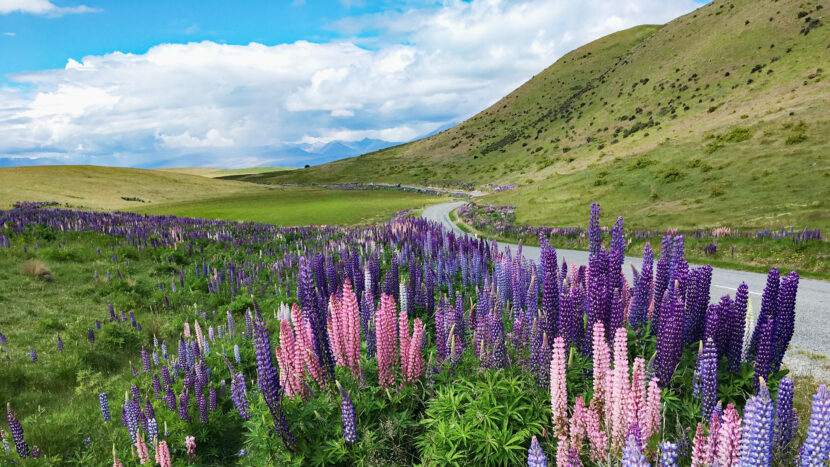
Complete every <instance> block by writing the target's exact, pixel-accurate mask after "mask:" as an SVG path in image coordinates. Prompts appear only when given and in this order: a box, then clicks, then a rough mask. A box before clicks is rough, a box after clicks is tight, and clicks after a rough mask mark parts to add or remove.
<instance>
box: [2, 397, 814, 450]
mask: <svg viewBox="0 0 830 467" xmlns="http://www.w3.org/2000/svg"><path fill="white" fill-rule="evenodd" d="M15 443H17V441H16V438H15ZM18 452H19V449H18ZM828 458H830V392H828V391H827V386H826V385H824V384H822V385H820V386H819V387H818V391H816V394H815V395H814V396H813V408H812V414H811V415H810V426H809V428H807V439H806V440H805V441H804V446H803V447H802V448H801V465H802V466H822V465H825V464H826V463H827V459H828Z"/></svg>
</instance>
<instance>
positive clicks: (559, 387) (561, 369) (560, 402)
mask: <svg viewBox="0 0 830 467" xmlns="http://www.w3.org/2000/svg"><path fill="white" fill-rule="evenodd" d="M550 409H551V412H552V413H553V426H554V428H555V429H556V435H557V436H566V435H567V433H568V393H567V384H566V380H565V341H564V339H562V337H561V336H560V337H557V338H555V339H554V340H553V355H552V356H551V359H550ZM557 458H558V456H557Z"/></svg>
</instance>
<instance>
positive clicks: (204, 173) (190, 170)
mask: <svg viewBox="0 0 830 467" xmlns="http://www.w3.org/2000/svg"><path fill="white" fill-rule="evenodd" d="M293 169H294V168H293V167H269V166H265V167H247V168H243V169H219V168H215V167H161V168H157V169H153V170H158V171H160V172H174V173H181V174H188V175H199V176H201V177H208V178H219V177H228V176H231V175H251V174H259V173H268V172H281V171H283V170H293Z"/></svg>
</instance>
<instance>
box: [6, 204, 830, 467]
mask: <svg viewBox="0 0 830 467" xmlns="http://www.w3.org/2000/svg"><path fill="white" fill-rule="evenodd" d="M586 208H587V207H586ZM586 214H587V209H586ZM600 221H601V217H600V208H599V205H597V204H594V205H592V206H591V210H590V220H589V226H588V229H587V237H588V241H589V245H588V246H589V250H590V252H591V255H590V262H589V264H587V265H576V264H567V263H564V262H560V260H559V258H558V257H557V253H556V250H555V248H554V247H553V246H551V244H550V242H549V240H548V238H546V237H545V236H544V235H543V236H542V238H540V239H539V242H540V244H541V246H542V249H543V252H542V255H541V260H540V261H539V262H538V263H537V262H534V261H528V260H526V259H525V258H523V257H522V256H521V249H519V250H518V251H516V252H514V253H511V252H509V251H506V252H505V251H499V250H498V248H497V246H496V244H495V243H494V242H491V241H488V240H483V239H476V238H473V237H469V236H464V237H459V236H455V235H454V234H452V233H449V232H447V231H445V230H444V229H443V228H442V227H441V226H440V225H438V224H434V223H431V222H428V221H426V220H423V219H416V218H412V217H405V216H401V217H396V218H394V219H392V220H391V221H388V222H383V223H378V224H374V225H362V226H356V227H276V226H273V225H268V224H257V223H249V222H229V221H218V220H201V219H191V218H182V217H172V216H146V215H140V214H133V213H101V212H80V211H69V210H61V209H52V206H39V205H36V204H22V205H21V206H20V207H18V208H15V209H11V210H8V211H0V309H2V312H0V400H2V401H3V402H6V416H7V422H8V425H7V426H6V425H5V424H3V425H0V426H2V431H3V432H2V441H0V444H2V446H0V462H2V463H3V464H4V465H5V464H9V465H11V464H14V465H61V464H69V465H109V464H112V465H115V466H119V465H156V464H158V465H162V466H170V465H234V464H239V465H252V466H254V465H255V466H261V465H525V464H528V465H532V466H540V465H554V464H555V465H561V466H574V465H602V466H606V465H624V466H644V465H664V466H671V465H683V466H687V465H694V466H714V465H718V466H733V465H741V466H744V465H747V466H748V465H753V466H754V465H800V466H820V465H826V463H827V462H828V455H830V393H828V391H827V388H826V386H825V385H824V384H821V385H819V387H818V389H817V391H816V393H815V395H814V397H813V402H812V407H811V410H809V411H801V412H798V413H797V412H796V411H795V410H794V408H793V405H794V403H793V401H794V396H795V395H797V394H798V391H799V388H796V387H794V384H793V381H792V379H791V378H790V377H788V372H787V369H786V368H784V367H783V366H782V360H783V357H784V354H785V352H786V351H787V347H788V344H789V341H790V339H791V337H792V335H793V328H794V320H795V304H796V300H797V296H798V282H799V276H798V274H797V273H795V272H790V273H788V274H781V273H779V271H778V269H774V268H773V269H771V270H769V275H768V281H767V285H766V288H765V289H764V290H763V291H758V292H762V293H763V294H762V299H761V300H762V303H761V310H760V313H759V314H758V316H752V314H751V312H749V311H748V310H751V309H752V308H751V307H749V306H748V302H749V290H748V288H747V286H746V285H745V284H735V288H736V289H737V291H736V293H735V294H734V295H732V296H728V295H727V296H722V297H717V296H712V295H711V292H710V281H711V272H712V269H711V267H710V266H700V267H691V266H690V265H689V264H688V262H687V261H686V258H685V248H686V247H685V239H684V237H683V236H682V235H665V236H663V237H662V238H654V239H653V240H654V242H655V245H651V243H650V242H648V241H645V242H644V243H643V245H644V247H643V251H642V255H643V257H644V258H645V261H644V266H643V267H642V269H641V270H639V271H636V273H635V274H634V277H633V280H632V281H630V282H629V281H628V280H627V279H626V277H625V275H624V274H623V271H622V267H623V258H624V255H625V253H626V248H627V243H628V238H629V237H628V236H627V235H626V233H625V231H624V229H623V219H622V218H621V217H620V218H617V219H616V222H608V223H605V222H603V223H604V224H608V225H606V226H605V227H606V228H605V229H603V228H601V222H600ZM609 226H610V228H607V227H609ZM631 253H632V254H639V253H640V252H631ZM807 412H809V413H807Z"/></svg>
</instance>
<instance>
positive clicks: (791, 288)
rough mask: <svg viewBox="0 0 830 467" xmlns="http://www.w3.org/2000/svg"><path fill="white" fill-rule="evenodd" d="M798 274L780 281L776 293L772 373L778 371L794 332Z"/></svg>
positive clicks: (793, 273)
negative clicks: (776, 308) (776, 312)
mask: <svg viewBox="0 0 830 467" xmlns="http://www.w3.org/2000/svg"><path fill="white" fill-rule="evenodd" d="M798 279H799V277H798V273H797V272H795V271H792V272H790V273H789V274H787V275H786V276H785V277H784V279H782V280H781V290H780V291H779V293H778V314H777V316H776V317H775V335H774V337H773V342H774V347H773V349H772V352H773V354H772V371H778V370H779V368H781V363H782V362H783V360H784V353H785V352H786V351H787V347H788V346H789V345H790V340H791V339H792V337H793V331H794V330H795V296H796V293H797V292H798Z"/></svg>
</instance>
